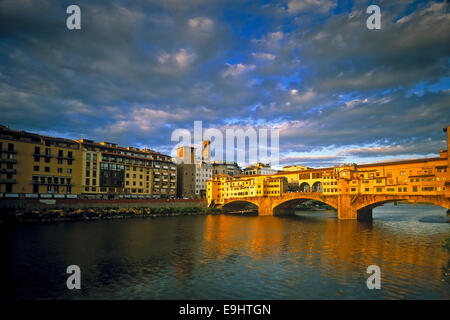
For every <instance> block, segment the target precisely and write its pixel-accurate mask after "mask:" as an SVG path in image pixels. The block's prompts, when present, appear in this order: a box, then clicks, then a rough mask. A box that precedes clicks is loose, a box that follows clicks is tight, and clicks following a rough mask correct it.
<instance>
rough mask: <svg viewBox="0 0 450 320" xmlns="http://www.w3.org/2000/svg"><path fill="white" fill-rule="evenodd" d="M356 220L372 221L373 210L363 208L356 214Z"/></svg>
mask: <svg viewBox="0 0 450 320" xmlns="http://www.w3.org/2000/svg"><path fill="white" fill-rule="evenodd" d="M356 219H357V220H358V221H372V220H373V219H372V208H362V209H359V210H358V211H357V213H356Z"/></svg>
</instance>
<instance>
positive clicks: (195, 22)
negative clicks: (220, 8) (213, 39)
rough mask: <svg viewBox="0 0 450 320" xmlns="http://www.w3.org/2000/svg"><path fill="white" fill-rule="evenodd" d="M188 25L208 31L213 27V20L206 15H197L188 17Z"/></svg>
mask: <svg viewBox="0 0 450 320" xmlns="http://www.w3.org/2000/svg"><path fill="white" fill-rule="evenodd" d="M188 26H189V27H191V28H192V29H195V30H198V31H209V30H211V28H212V27H213V21H212V20H211V19H209V18H206V17H197V18H192V19H189V20H188Z"/></svg>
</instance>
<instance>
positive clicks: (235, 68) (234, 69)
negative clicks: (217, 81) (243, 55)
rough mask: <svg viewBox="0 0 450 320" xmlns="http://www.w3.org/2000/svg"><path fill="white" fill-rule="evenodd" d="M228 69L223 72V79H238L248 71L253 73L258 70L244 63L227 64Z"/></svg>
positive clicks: (252, 65)
mask: <svg viewBox="0 0 450 320" xmlns="http://www.w3.org/2000/svg"><path fill="white" fill-rule="evenodd" d="M226 66H227V69H226V70H225V71H223V73H222V75H223V77H232V78H234V77H238V76H239V75H241V74H243V73H245V72H248V71H252V70H254V69H255V68H256V66H255V65H254V64H250V65H245V64H242V63H238V64H229V63H227V64H226Z"/></svg>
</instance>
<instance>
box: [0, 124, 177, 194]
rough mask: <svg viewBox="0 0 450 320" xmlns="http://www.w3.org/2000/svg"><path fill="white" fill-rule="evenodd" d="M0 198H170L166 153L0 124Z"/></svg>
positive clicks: (172, 177)
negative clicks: (52, 134)
mask: <svg viewBox="0 0 450 320" xmlns="http://www.w3.org/2000/svg"><path fill="white" fill-rule="evenodd" d="M0 150H1V152H0V153H1V158H0V197H5V198H76V197H83V198H147V199H148V198H175V197H176V189H177V167H176V165H175V164H174V163H172V161H171V158H170V157H169V156H167V155H164V154H161V153H158V152H155V151H152V150H147V149H137V148H131V147H127V148H123V147H119V146H118V145H117V144H113V143H108V142H101V143H96V142H94V141H92V140H86V139H82V140H70V139H62V138H55V137H48V136H42V135H38V134H34V133H29V132H25V131H17V130H11V129H9V128H7V127H4V126H0Z"/></svg>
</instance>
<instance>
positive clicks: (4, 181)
mask: <svg viewBox="0 0 450 320" xmlns="http://www.w3.org/2000/svg"><path fill="white" fill-rule="evenodd" d="M0 183H16V179H0Z"/></svg>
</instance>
